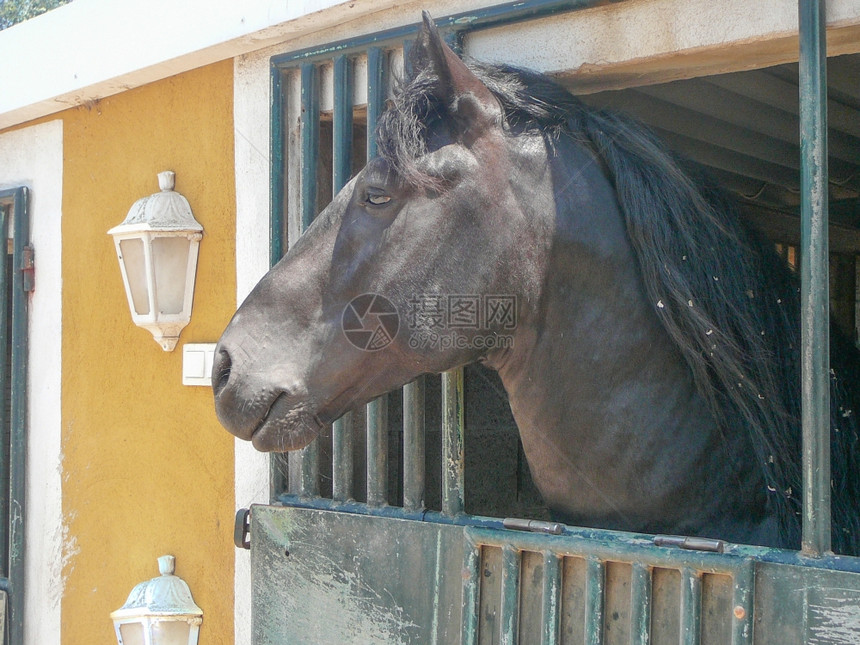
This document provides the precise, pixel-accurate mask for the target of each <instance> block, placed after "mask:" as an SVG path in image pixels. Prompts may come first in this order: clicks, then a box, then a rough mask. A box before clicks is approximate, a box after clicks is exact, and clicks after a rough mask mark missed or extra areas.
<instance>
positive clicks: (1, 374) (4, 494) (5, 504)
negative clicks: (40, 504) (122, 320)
mask: <svg viewBox="0 0 860 645" xmlns="http://www.w3.org/2000/svg"><path fill="white" fill-rule="evenodd" d="M12 208H13V204H4V203H2V202H0V217H2V221H0V240H2V243H3V246H4V248H3V261H2V262H0V298H2V299H3V301H2V304H0V397H2V400H0V577H4V578H5V577H7V576H8V575H9V451H10V446H9V442H8V441H7V439H6V433H7V429H8V428H9V416H8V415H7V414H6V396H7V395H6V392H7V391H8V387H9V368H8V365H7V362H6V355H7V352H8V347H9V334H8V327H7V326H8V323H9V313H10V312H9V298H8V296H7V294H8V293H9V280H10V276H9V272H8V267H9V261H8V259H9V255H8V250H7V248H6V246H7V239H8V238H9V214H10V212H11V210H12Z"/></svg>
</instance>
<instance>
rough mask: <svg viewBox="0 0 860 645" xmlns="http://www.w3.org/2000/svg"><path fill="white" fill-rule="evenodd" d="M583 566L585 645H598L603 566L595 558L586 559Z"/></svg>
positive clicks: (600, 628)
mask: <svg viewBox="0 0 860 645" xmlns="http://www.w3.org/2000/svg"><path fill="white" fill-rule="evenodd" d="M585 564H586V566H585V645H600V643H602V642H603V585H604V580H605V575H606V574H605V571H604V569H605V565H604V564H603V562H601V561H600V560H598V559H597V558H588V559H587V560H586V561H585Z"/></svg>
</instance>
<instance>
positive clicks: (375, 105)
mask: <svg viewBox="0 0 860 645" xmlns="http://www.w3.org/2000/svg"><path fill="white" fill-rule="evenodd" d="M384 102H385V66H384V56H383V51H382V50H381V49H380V48H379V47H369V48H368V50H367V160H368V161H370V160H371V159H373V158H374V157H375V156H376V121H377V120H378V119H379V115H380V114H382V106H383V104H384Z"/></svg>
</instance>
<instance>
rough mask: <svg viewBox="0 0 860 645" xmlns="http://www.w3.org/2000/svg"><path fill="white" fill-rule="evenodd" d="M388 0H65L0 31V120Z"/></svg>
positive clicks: (113, 89)
mask: <svg viewBox="0 0 860 645" xmlns="http://www.w3.org/2000/svg"><path fill="white" fill-rule="evenodd" d="M394 4H396V0H291V1H290V2H284V1H283V0H279V1H276V0H246V1H243V2H236V1H235V0H148V1H147V2H116V1H115V0H75V2H72V3H70V4H67V5H65V6H63V7H60V8H58V9H55V10H53V11H49V12H48V13H45V14H43V15H41V16H39V17H37V18H34V19H32V20H28V21H27V22H24V23H21V24H19V25H15V26H14V27H11V28H9V29H6V30H3V31H2V32H0V60H4V61H15V63H14V64H6V65H2V66H0V87H2V88H3V92H2V94H0V128H5V127H8V126H11V125H15V124H18V123H23V122H25V121H28V120H31V119H35V118H37V117H40V116H44V115H46V114H51V113H54V112H57V111H59V110H62V109H65V108H67V107H70V106H74V105H80V104H81V103H84V102H86V101H91V100H97V99H100V98H103V97H105V96H110V95H112V94H116V93H118V92H122V91H124V90H127V89H130V88H132V87H137V86H139V85H143V84H145V83H150V82H152V81H155V80H158V79H161V78H166V77H168V76H173V75H175V74H178V73H181V72H184V71H188V70H190V69H194V68H196V67H200V66H202V65H207V64H209V63H213V62H216V61H220V60H224V59H228V58H232V57H234V56H237V55H240V54H243V53H246V52H250V51H254V50H256V49H260V48H262V47H265V46H268V45H271V44H273V43H277V42H282V41H284V40H288V39H290V38H295V37H298V36H301V35H304V34H307V33H311V32H314V31H320V30H325V29H329V28H331V27H334V26H335V25H338V24H340V23H343V22H348V21H350V20H353V19H354V18H357V17H361V16H365V15H367V14H371V13H374V12H377V11H379V10H381V9H386V8H388V7H389V6H391V5H394ZM333 8H334V9H335V10H334V11H332V9H333Z"/></svg>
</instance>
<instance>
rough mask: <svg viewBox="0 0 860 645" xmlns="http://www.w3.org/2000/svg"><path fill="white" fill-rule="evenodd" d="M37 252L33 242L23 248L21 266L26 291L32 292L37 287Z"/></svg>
mask: <svg viewBox="0 0 860 645" xmlns="http://www.w3.org/2000/svg"><path fill="white" fill-rule="evenodd" d="M35 254H36V252H35V251H34V249H33V246H32V245H31V244H27V245H26V246H24V248H23V249H21V266H20V270H21V272H22V278H23V282H22V284H23V288H24V291H26V292H30V291H33V290H34V289H35V288H36V259H35Z"/></svg>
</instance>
